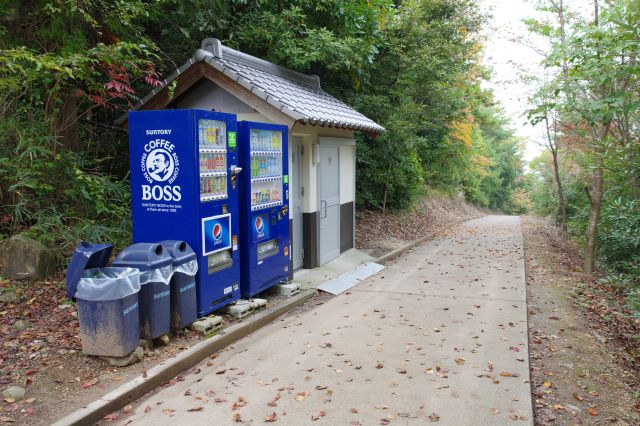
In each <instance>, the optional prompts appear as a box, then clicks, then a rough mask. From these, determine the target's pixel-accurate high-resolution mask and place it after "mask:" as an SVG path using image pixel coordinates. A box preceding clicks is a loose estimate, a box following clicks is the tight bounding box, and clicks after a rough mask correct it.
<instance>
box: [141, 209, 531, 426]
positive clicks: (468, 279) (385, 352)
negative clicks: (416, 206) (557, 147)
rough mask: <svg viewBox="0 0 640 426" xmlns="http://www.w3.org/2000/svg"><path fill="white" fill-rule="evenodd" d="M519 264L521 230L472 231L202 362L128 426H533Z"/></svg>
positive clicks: (501, 223)
mask: <svg viewBox="0 0 640 426" xmlns="http://www.w3.org/2000/svg"><path fill="white" fill-rule="evenodd" d="M523 259H524V256H523V249H522V232H521V228H520V219H519V218H517V217H510V216H488V217H484V218H481V219H477V220H473V221H470V222H467V223H465V224H464V225H462V226H461V227H459V228H458V229H457V230H456V231H455V232H451V233H450V234H449V235H445V236H443V237H441V238H439V239H437V240H435V241H431V242H428V243H426V244H424V245H422V246H420V247H417V248H416V249H414V250H413V251H411V252H409V253H408V254H406V255H405V256H403V257H402V258H400V259H398V260H397V261H395V262H393V263H391V264H389V265H387V266H388V269H385V270H384V271H382V272H380V273H379V274H377V275H375V276H373V277H371V278H370V279H369V280H367V281H365V282H363V283H361V284H360V285H358V286H357V287H354V288H353V289H352V290H351V291H350V292H349V294H342V295H341V296H338V297H336V298H333V299H331V300H330V301H329V302H327V303H325V304H323V305H321V306H318V307H317V308H315V309H313V310H311V311H308V312H305V313H304V314H301V315H300V316H296V317H289V318H287V319H286V320H284V321H276V322H275V323H274V324H272V325H270V326H267V327H266V328H264V329H262V330H260V331H258V332H256V333H255V334H253V335H251V336H249V337H247V338H245V339H243V340H241V341H240V342H238V343H237V344H236V345H234V346H233V347H232V348H230V349H228V350H226V351H225V352H223V353H222V354H220V356H219V357H218V358H216V359H215V360H214V361H213V363H214V365H207V362H203V363H202V364H201V365H200V366H199V367H198V368H199V369H200V372H199V373H195V374H189V375H186V376H185V378H184V380H183V381H180V382H178V383H176V384H175V385H173V386H170V387H167V388H165V389H163V390H161V391H159V392H158V393H156V394H155V395H153V396H151V397H149V398H148V399H147V400H145V401H142V402H141V404H140V405H139V406H138V407H137V408H136V410H135V413H134V415H133V417H132V418H133V422H132V424H145V425H156V426H157V425H164V424H174V425H175V424H189V425H212V424H225V425H226V424H233V423H234V421H244V422H252V423H254V424H261V423H263V422H264V421H265V419H268V420H275V423H276V424H286V425H306V424H314V425H316V424H317V425H379V424H398V425H404V424H410V425H423V424H430V423H431V422H438V424H441V425H456V426H458V425H498V424H532V420H533V419H532V406H531V399H530V391H529V381H528V379H529V372H528V367H529V362H528V345H527V322H526V293H525V283H524V264H523V262H524V260H523ZM209 363H210V364H211V361H209ZM196 371H197V370H196Z"/></svg>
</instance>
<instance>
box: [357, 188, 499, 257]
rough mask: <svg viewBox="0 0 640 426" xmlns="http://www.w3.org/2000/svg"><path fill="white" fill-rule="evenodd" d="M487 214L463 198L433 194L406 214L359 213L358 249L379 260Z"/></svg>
mask: <svg viewBox="0 0 640 426" xmlns="http://www.w3.org/2000/svg"><path fill="white" fill-rule="evenodd" d="M486 213H487V212H484V211H482V210H480V209H478V208H477V207H475V206H473V205H471V204H468V203H466V202H465V201H464V199H463V198H461V197H460V198H459V197H454V196H449V195H440V194H432V195H429V196H426V197H424V198H423V199H422V200H421V201H420V202H419V203H418V204H417V205H416V206H414V207H413V208H412V209H411V210H409V211H406V212H394V211H387V212H385V213H382V212H381V211H364V210H363V211H357V212H356V247H357V248H359V249H361V250H364V251H366V252H367V253H369V255H370V256H373V257H379V256H382V255H384V254H386V253H388V252H390V251H393V250H395V249H397V248H400V247H402V246H404V245H406V244H407V242H409V241H414V240H417V239H419V238H421V237H424V236H425V235H429V234H431V233H434V232H437V231H439V230H441V229H443V228H444V227H447V226H449V225H451V224H453V223H457V222H460V221H462V220H469V219H473V218H476V217H480V216H482V215H484V214H486Z"/></svg>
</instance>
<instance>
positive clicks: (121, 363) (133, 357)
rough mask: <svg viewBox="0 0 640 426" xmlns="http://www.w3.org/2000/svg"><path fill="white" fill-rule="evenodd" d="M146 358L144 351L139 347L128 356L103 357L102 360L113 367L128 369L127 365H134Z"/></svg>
mask: <svg viewBox="0 0 640 426" xmlns="http://www.w3.org/2000/svg"><path fill="white" fill-rule="evenodd" d="M143 356H144V350H143V349H142V347H140V346H138V347H137V348H136V349H135V350H134V351H133V352H131V353H130V354H129V355H127V356H101V357H100V359H102V360H104V361H106V362H108V363H109V365H111V366H112V367H126V366H127V365H131V364H134V363H136V362H138V361H140V360H142V357H143Z"/></svg>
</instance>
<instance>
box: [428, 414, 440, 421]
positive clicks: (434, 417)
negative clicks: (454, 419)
mask: <svg viewBox="0 0 640 426" xmlns="http://www.w3.org/2000/svg"><path fill="white" fill-rule="evenodd" d="M429 421H430V422H432V423H435V422H439V421H440V416H439V415H437V414H436V413H431V414H429Z"/></svg>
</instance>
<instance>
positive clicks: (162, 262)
mask: <svg viewBox="0 0 640 426" xmlns="http://www.w3.org/2000/svg"><path fill="white" fill-rule="evenodd" d="M112 265H113V266H117V267H126V268H136V269H139V270H140V292H139V293H138V302H139V304H140V337H142V338H143V339H155V338H156V337H160V336H162V335H163V334H167V333H168V332H169V330H170V315H169V313H170V294H171V291H170V287H169V283H170V281H171V275H172V272H173V266H172V265H173V259H171V256H169V253H167V251H166V250H164V249H163V248H162V246H161V245H160V244H157V243H137V244H133V245H130V246H129V247H127V248H125V249H124V250H122V251H121V252H120V254H118V256H116V258H115V260H114V261H113V263H112Z"/></svg>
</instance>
